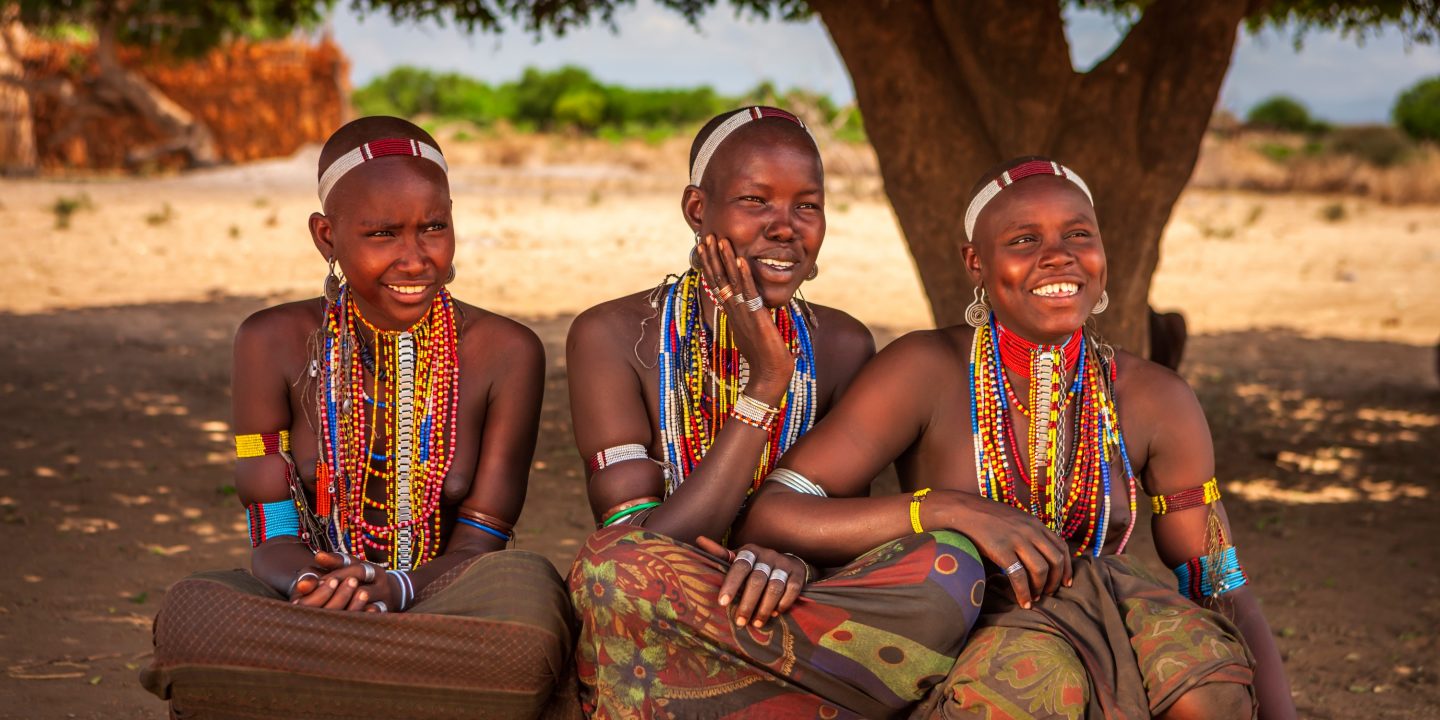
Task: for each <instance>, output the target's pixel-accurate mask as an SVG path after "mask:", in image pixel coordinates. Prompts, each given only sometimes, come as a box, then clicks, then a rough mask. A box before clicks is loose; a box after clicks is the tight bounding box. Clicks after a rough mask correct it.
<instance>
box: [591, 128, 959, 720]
mask: <svg viewBox="0 0 1440 720" xmlns="http://www.w3.org/2000/svg"><path fill="white" fill-rule="evenodd" d="M690 161H691V162H690V167H691V172H690V184H689V185H688V186H687V187H686V188H685V190H684V191H683V193H682V195H681V202H680V206H681V213H682V215H683V217H684V219H685V222H686V224H687V225H688V226H689V228H690V232H691V233H693V234H694V237H695V243H696V244H695V247H694V248H693V249H692V251H691V260H690V264H691V268H690V270H688V271H687V272H685V273H684V274H683V275H680V276H679V277H677V278H674V282H670V280H671V278H667V279H666V282H664V283H662V284H661V285H660V286H659V287H657V288H655V289H654V290H649V291H643V292H639V293H635V294H633V295H629V296H626V297H622V298H619V299H616V300H611V301H609V302H607V303H603V304H601V305H599V306H597V307H594V308H591V309H590V310H587V311H586V312H585V313H583V314H582V315H580V316H579V317H578V318H576V320H575V323H574V325H573V326H572V328H571V331H570V337H569V342H568V347H567V354H566V355H567V359H568V368H569V371H570V398H571V413H572V416H573V418H574V427H575V440H576V443H577V445H578V449H579V451H580V455H581V457H582V458H583V459H584V460H585V462H586V465H587V467H588V470H589V488H588V489H589V497H590V505H591V508H592V510H593V511H594V514H595V519H596V521H597V525H599V526H601V527H602V528H604V529H602V530H600V531H599V532H597V533H596V534H595V535H593V536H591V538H590V540H589V541H588V542H587V543H586V545H585V547H584V548H582V550H581V552H580V556H579V557H578V558H577V560H576V562H575V566H574V568H573V569H572V570H571V574H570V592H571V597H572V598H573V600H574V603H575V606H576V608H577V611H578V613H579V614H580V616H581V620H582V630H581V635H580V648H579V652H578V656H577V661H576V662H577V669H578V671H579V675H580V679H581V682H582V684H583V696H584V702H585V705H586V709H587V710H588V711H589V712H590V713H592V715H594V716H595V717H637V716H639V717H674V718H685V717H718V716H722V715H724V716H733V717H740V716H746V717H751V716H753V717H799V716H801V715H804V716H806V717H811V716H814V717H867V718H886V717H895V716H898V715H901V714H903V713H904V712H905V711H906V710H907V709H908V708H909V707H910V706H911V705H913V704H914V703H915V702H916V701H917V700H918V699H919V698H920V697H921V696H923V695H924V693H925V692H926V691H927V690H928V689H929V688H930V687H931V686H932V685H934V684H936V683H938V682H939V681H940V680H941V679H942V678H943V676H944V674H945V672H946V671H947V670H948V669H949V667H950V665H951V664H952V663H953V659H954V656H955V654H956V653H957V652H958V651H959V648H960V644H961V643H962V642H963V640H964V637H965V633H966V631H967V630H968V628H969V622H968V621H970V620H973V619H974V617H975V615H976V614H977V613H978V609H979V606H978V601H979V590H978V589H983V587H984V585H983V581H982V580H981V571H980V563H979V560H978V559H977V558H976V556H975V554H974V551H973V548H971V546H970V544H969V543H968V542H966V541H965V539H964V538H962V537H960V536H959V535H957V534H955V533H949V532H946V533H934V534H923V535H916V536H914V537H912V538H908V539H906V540H904V541H902V542H893V543H884V544H883V545H881V546H880V547H878V548H876V549H875V550H874V551H873V552H870V553H868V554H866V555H865V557H862V558H860V559H858V560H856V561H855V562H853V563H850V564H849V565H847V566H846V567H845V568H843V569H841V570H839V571H837V572H835V573H833V574H831V575H830V576H828V577H820V575H819V574H818V573H817V571H816V570H815V569H813V568H812V567H811V566H810V565H809V564H807V563H805V562H804V561H802V560H801V559H800V558H799V557H797V556H793V555H787V554H783V553H778V552H775V551H774V550H771V549H768V548H765V547H761V546H758V545H753V544H751V545H744V546H741V547H739V548H738V551H732V550H730V549H728V548H726V547H724V546H722V545H721V542H725V541H726V540H727V538H728V536H729V534H730V527H731V525H732V524H733V523H734V522H735V521H736V518H737V517H739V516H741V515H742V511H743V508H744V506H745V504H746V502H747V499H748V498H749V496H750V495H751V493H753V492H754V491H755V490H756V488H758V487H759V486H760V483H761V482H762V481H763V480H764V479H765V478H766V477H767V476H769V477H772V478H773V477H774V476H773V475H771V470H772V469H773V468H774V467H775V465H776V463H777V462H779V461H780V459H781V457H782V456H783V454H784V453H785V452H786V451H787V450H788V449H789V448H790V447H791V446H792V445H794V444H795V442H796V441H797V440H798V439H799V438H800V437H801V436H803V435H804V434H805V433H806V432H807V431H808V430H809V429H810V428H811V426H813V425H814V423H815V422H816V420H818V419H819V418H821V417H823V416H824V415H825V414H826V413H827V412H828V411H829V410H830V409H831V408H832V407H834V406H835V402H836V400H837V399H838V398H839V397H840V396H841V394H842V393H843V392H844V390H845V388H846V387H847V386H848V385H849V384H850V381H851V379H852V378H854V377H855V374H856V373H857V372H858V371H859V369H860V366H861V365H862V364H863V363H864V362H865V361H866V360H868V359H869V358H870V357H871V356H872V355H873V354H874V343H873V341H872V339H871V337H870V333H869V332H868V331H867V330H866V329H865V327H864V326H863V325H861V324H860V323H858V322H857V321H855V320H854V319H853V318H851V317H850V316H849V315H846V314H845V313H842V312H840V311H838V310H833V309H830V308H826V307H820V306H811V305H808V304H806V303H805V302H804V300H803V298H801V297H800V295H799V289H800V285H801V283H803V282H804V281H805V280H806V278H807V277H814V275H815V273H816V272H817V271H818V266H817V264H816V256H817V255H818V254H819V252H820V246H821V243H822V241H823V240H824V237H825V187H824V171H823V168H822V167H821V162H820V156H819V153H818V151H817V149H816V147H815V142H814V140H813V139H811V137H810V135H809V133H808V132H807V131H806V129H805V127H804V125H802V124H801V122H800V121H799V120H798V119H797V118H796V117H795V116H794V115H791V114H790V113H788V112H785V111H783V110H779V109H776V108H768V107H755V108H746V109H743V110H737V111H734V112H731V113H726V114H724V115H721V116H719V117H716V118H714V119H713V120H711V121H710V122H709V123H708V124H706V125H705V127H704V128H702V129H701V131H700V133H699V135H698V136H697V137H696V138H695V143H694V145H693V146H692V149H691V153H690ZM802 487H803V486H802ZM811 487H813V486H811ZM717 540H719V541H720V542H716V541H717ZM857 554H858V553H857ZM846 560H849V558H846ZM812 580H813V582H812ZM867 587H868V588H873V587H882V588H884V589H885V590H886V591H887V592H883V593H873V592H872V593H865V592H864V591H863V588H867ZM977 588H978V589H977ZM936 608H940V609H942V610H943V611H948V612H949V614H950V616H951V617H954V618H956V621H955V622H950V623H929V622H925V620H924V617H925V616H924V613H923V611H922V610H923V609H930V610H934V609H936Z"/></svg>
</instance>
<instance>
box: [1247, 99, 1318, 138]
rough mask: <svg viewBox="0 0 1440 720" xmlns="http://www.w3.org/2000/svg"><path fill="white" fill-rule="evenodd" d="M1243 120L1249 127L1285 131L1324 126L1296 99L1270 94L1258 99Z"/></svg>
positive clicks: (1311, 130)
mask: <svg viewBox="0 0 1440 720" xmlns="http://www.w3.org/2000/svg"><path fill="white" fill-rule="evenodd" d="M1245 122H1246V124H1248V125H1250V126H1251V127H1256V128H1264V129H1266V130H1283V131H1286V132H1315V131H1317V130H1320V129H1323V127H1324V126H1323V125H1322V124H1320V123H1317V122H1315V120H1313V119H1312V118H1311V117H1310V111H1309V110H1307V109H1305V106H1304V105H1301V104H1300V102H1299V101H1298V100H1295V99H1293V98H1289V97H1286V96H1284V95H1272V96H1270V97H1269V98H1266V99H1265V100H1262V101H1260V103H1259V104H1257V105H1256V106H1255V107H1252V108H1250V112H1249V113H1248V114H1246V115H1245Z"/></svg>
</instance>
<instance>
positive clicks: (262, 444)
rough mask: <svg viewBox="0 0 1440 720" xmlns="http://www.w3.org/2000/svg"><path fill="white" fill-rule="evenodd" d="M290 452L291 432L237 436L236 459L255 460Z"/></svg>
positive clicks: (282, 431)
mask: <svg viewBox="0 0 1440 720" xmlns="http://www.w3.org/2000/svg"><path fill="white" fill-rule="evenodd" d="M281 452H290V431H289V430H281V431H280V432H273V433H252V434H250V435H236V436H235V457H237V458H253V457H261V456H263V455H274V454H276V453H281Z"/></svg>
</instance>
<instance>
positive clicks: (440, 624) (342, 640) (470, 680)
mask: <svg viewBox="0 0 1440 720" xmlns="http://www.w3.org/2000/svg"><path fill="white" fill-rule="evenodd" d="M574 633H575V624H574V616H573V614H572V613H571V611H570V604H569V601H568V599H567V598H566V596H565V590H564V586H563V584H562V582H561V580H560V575H559V574H558V573H556V572H555V568H554V566H552V565H551V564H550V561H548V560H546V559H545V558H544V557H542V556H540V555H536V554H534V553H529V552H523V551H519V550H504V551H500V552H494V553H488V554H486V555H482V556H480V557H478V558H475V559H474V560H470V561H467V562H466V563H464V564H462V565H459V566H457V567H455V568H453V569H451V570H450V571H449V572H447V573H446V574H445V575H443V576H442V577H440V578H437V579H436V580H435V581H434V582H432V583H430V584H429V585H427V586H426V587H425V588H424V589H423V590H422V592H421V593H420V596H419V597H418V598H417V601H416V603H415V604H414V605H413V606H411V608H410V609H409V610H408V611H406V612H403V613H362V612H347V611H342V610H321V609H316V608H306V607H300V606H297V605H292V604H290V603H289V602H287V601H285V599H284V598H283V597H282V596H281V595H280V593H278V592H276V591H275V590H274V589H273V588H271V587H270V586H269V585H267V584H265V583H264V582H261V581H260V580H258V579H256V578H255V577H254V576H253V575H251V574H250V573H248V572H246V571H244V570H225V571H212V572H204V573H198V574H196V575H193V576H191V577H189V578H187V579H185V580H181V581H180V582H178V583H176V584H175V585H174V586H173V587H172V588H171V589H170V591H169V592H168V593H167V594H166V596H165V604H164V606H163V607H162V608H161V610H160V613H159V614H158V615H157V616H156V618H155V658H154V661H153V662H152V664H151V665H150V666H149V667H148V668H146V669H144V670H143V671H142V672H141V676H140V681H141V684H143V685H144V686H145V688H146V689H147V690H149V691H150V692H152V693H154V694H155V695H157V696H159V697H160V698H162V699H165V700H169V701H170V708H171V715H172V717H177V718H192V717H193V718H276V717H306V718H355V717H404V718H536V717H546V718H579V717H580V716H581V714H580V707H579V700H578V694H577V692H578V691H577V686H576V683H575V676H574V672H573V668H572V665H571V657H572V652H573V647H574Z"/></svg>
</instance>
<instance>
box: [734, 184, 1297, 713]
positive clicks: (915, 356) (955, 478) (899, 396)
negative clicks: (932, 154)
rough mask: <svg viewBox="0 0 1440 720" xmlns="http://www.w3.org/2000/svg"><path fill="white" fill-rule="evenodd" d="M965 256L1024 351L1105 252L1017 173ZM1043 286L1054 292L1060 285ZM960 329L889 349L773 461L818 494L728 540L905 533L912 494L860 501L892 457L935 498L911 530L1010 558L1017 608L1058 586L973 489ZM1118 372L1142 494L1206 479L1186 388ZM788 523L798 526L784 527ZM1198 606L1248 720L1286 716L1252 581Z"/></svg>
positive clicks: (1204, 706)
mask: <svg viewBox="0 0 1440 720" xmlns="http://www.w3.org/2000/svg"><path fill="white" fill-rule="evenodd" d="M964 256H965V262H966V268H967V270H968V271H969V272H970V274H971V276H972V278H974V279H975V281H976V282H977V283H978V284H980V285H982V286H983V287H985V288H986V290H987V291H988V294H989V298H990V304H991V306H992V308H993V309H994V311H995V314H996V316H997V317H998V319H999V321H1000V322H1001V323H1002V324H1003V325H1005V326H1006V327H1007V328H1009V329H1010V330H1011V331H1014V332H1017V333H1019V334H1020V335H1021V336H1022V337H1024V338H1026V339H1029V340H1031V341H1033V342H1041V343H1057V342H1061V341H1063V340H1064V339H1065V338H1066V337H1068V336H1069V335H1070V333H1072V332H1073V331H1074V330H1075V329H1076V328H1078V327H1080V325H1081V324H1082V323H1083V322H1084V320H1085V318H1086V317H1087V316H1088V314H1089V312H1090V310H1091V308H1093V307H1094V305H1095V303H1096V302H1098V300H1099V298H1100V293H1101V291H1102V290H1103V288H1104V285H1105V254H1104V247H1103V244H1102V242H1101V238H1100V231H1099V225H1098V223H1097V222H1096V220H1095V215H1094V210H1093V208H1092V207H1091V206H1090V203H1089V201H1088V199H1087V198H1086V197H1085V195H1084V194H1083V193H1081V192H1080V191H1079V190H1078V189H1077V188H1076V187H1075V186H1074V185H1072V184H1070V183H1069V182H1068V181H1067V180H1064V179H1061V178H1055V177H1036V178H1029V179H1026V180H1024V181H1022V182H1019V183H1016V184H1015V185H1013V186H1011V187H1009V188H1006V189H1005V191H1004V192H1002V193H1001V194H1000V195H999V196H997V197H996V198H995V199H994V200H993V201H991V203H990V204H989V205H987V206H986V208H985V210H984V211H983V212H982V213H981V215H980V217H979V220H978V223H977V226H976V233H975V240H974V241H973V242H971V243H967V244H966V246H965V248H964ZM1056 283H1062V284H1064V285H1062V286H1061V287H1058V288H1057V287H1056ZM1036 290H1041V293H1043V294H1044V295H1050V296H1049V297H1047V296H1044V295H1042V294H1040V293H1037V292H1035V291H1036ZM973 334H974V331H973V329H972V328H970V327H968V326H954V327H948V328H942V329H939V330H934V331H922V332H916V333H911V334H909V335H906V336H905V337H903V338H901V339H899V340H897V341H895V342H894V343H892V344H891V345H890V346H888V347H886V348H885V350H884V351H883V352H881V353H880V354H879V355H878V356H877V357H876V358H875V360H874V361H873V362H872V363H870V365H868V366H867V367H866V368H865V370H864V371H863V372H862V373H861V374H860V376H859V377H857V378H856V380H855V383H854V385H853V386H852V387H851V389H850V390H849V392H848V393H847V394H846V395H845V397H844V398H843V399H842V400H841V402H840V403H839V404H838V405H837V406H836V408H835V409H834V410H833V411H832V412H831V414H830V416H829V417H828V418H827V420H826V421H825V422H823V423H821V424H819V425H818V426H817V427H816V428H815V429H813V430H812V431H811V432H810V433H808V434H807V435H806V436H805V437H804V438H803V440H802V441H801V442H800V443H798V444H797V446H796V447H794V448H792V449H791V451H790V452H789V453H787V454H786V455H785V457H784V459H783V460H782V462H781V465H782V466H783V467H787V468H790V469H793V470H795V471H797V472H799V473H801V474H803V475H805V476H806V477H808V478H810V479H811V480H813V481H815V482H817V483H819V484H820V485H821V486H822V487H824V488H825V489H826V491H827V493H829V495H830V497H829V498H817V497H812V496H807V495H801V494H798V493H794V492H789V491H787V490H784V489H777V488H774V487H767V488H763V489H762V490H761V492H760V493H759V495H758V497H757V498H756V499H755V501H753V502H752V506H751V510H750V512H749V513H748V515H747V516H746V521H745V524H744V526H743V527H742V528H740V529H739V531H738V536H739V538H740V539H742V540H744V541H748V542H756V543H761V544H765V545H769V546H773V547H779V548H784V549H786V550H789V551H792V552H796V553H799V554H801V555H802V556H804V557H806V558H809V559H811V560H815V561H818V562H821V563H826V564H838V563H840V562H845V561H846V560H848V559H849V558H852V557H855V556H856V555H859V554H860V553H863V552H865V551H867V550H869V549H871V548H873V547H875V546H877V545H879V544H881V543H883V542H886V541H889V540H892V539H894V538H897V537H901V536H904V535H908V534H910V533H911V532H913V530H912V529H911V527H910V519H909V512H908V511H909V505H910V502H911V496H910V495H909V494H905V495H898V496H891V497H879V498H869V497H866V494H867V492H868V487H869V483H870V479H871V478H872V477H874V474H875V473H876V472H878V470H879V469H880V468H882V467H883V466H884V465H885V464H886V463H889V462H891V461H894V462H895V463H896V466H897V468H898V469H899V471H900V479H901V484H902V487H903V488H904V489H905V490H906V491H907V492H914V491H915V490H918V489H920V488H926V487H929V488H933V491H932V492H931V494H930V495H929V496H928V497H927V498H926V499H925V501H924V502H923V503H922V504H921V506H920V507H921V524H922V526H923V527H925V528H953V529H955V530H957V531H959V532H962V533H964V534H965V535H966V536H967V537H969V538H970V539H971V541H973V542H974V543H975V546H976V547H977V549H979V551H980V552H981V554H982V555H983V556H984V557H985V558H986V559H987V560H988V561H989V562H990V563H992V564H993V565H994V566H995V567H996V568H1004V567H1007V566H1009V565H1010V564H1011V563H1012V562H1015V561H1016V560H1019V561H1020V562H1021V563H1023V565H1024V571H1022V572H1017V573H1015V574H1012V575H1009V576H1007V577H1008V580H1009V583H1010V590H1012V591H1013V593H1014V596H1015V598H1016V600H1017V602H1018V603H1019V604H1020V605H1021V606H1022V607H1027V608H1028V607H1030V606H1031V605H1032V604H1033V603H1035V602H1042V601H1043V598H1044V597H1045V596H1047V595H1051V594H1053V593H1055V592H1056V590H1057V589H1058V588H1059V587H1060V586H1061V585H1062V584H1063V585H1068V584H1069V583H1070V581H1071V565H1070V557H1071V553H1072V551H1073V550H1074V548H1070V547H1067V546H1066V545H1065V541H1064V540H1063V539H1061V538H1060V537H1059V536H1057V535H1056V534H1055V533H1053V532H1051V531H1049V530H1048V529H1047V528H1045V526H1044V525H1043V524H1042V523H1041V522H1040V521H1039V520H1038V519H1036V518H1035V517H1033V516H1032V515H1030V514H1029V513H1027V512H1024V511H1021V510H1018V509H1015V508H1012V507H1010V506H1008V505H1004V504H1001V503H997V502H994V501H991V500H988V499H985V498H983V497H981V496H980V495H979V493H978V486H977V480H976V473H975V456H974V448H973V442H972V434H971V421H970V387H969V362H970V346H971V339H972V337H973ZM1116 362H1117V363H1118V374H1119V377H1118V381H1117V384H1116V387H1115V398H1116V405H1117V407H1118V408H1119V409H1120V413H1121V414H1120V425H1121V431H1122V432H1123V433H1124V435H1125V440H1126V445H1127V450H1128V451H1129V453H1130V461H1131V464H1132V467H1133V468H1134V469H1135V471H1136V472H1137V473H1138V474H1139V476H1140V478H1141V482H1142V484H1143V486H1144V489H1145V491H1146V492H1147V493H1149V494H1150V495H1165V494H1171V493H1175V492H1179V491H1181V490H1185V489H1189V488H1193V487H1198V486H1200V485H1201V484H1203V483H1204V482H1205V481H1206V480H1208V479H1209V478H1211V477H1212V476H1213V475H1214V448H1213V446H1212V443H1211V439H1210V430H1209V427H1208V425H1207V424H1206V421H1205V416H1204V413H1203V411H1202V409H1201V407H1200V404H1199V402H1198V401H1197V400H1196V398H1195V395H1194V393H1193V392H1192V391H1191V390H1190V388H1189V386H1188V385H1187V384H1186V383H1185V381H1184V380H1183V379H1182V378H1180V377H1179V376H1178V375H1176V374H1174V373H1173V372H1171V371H1169V370H1167V369H1165V368H1163V367H1161V366H1159V365H1156V364H1154V363H1150V362H1147V361H1145V360H1143V359H1141V358H1139V357H1136V356H1134V355H1130V354H1128V353H1125V352H1117V353H1116ZM1007 372H1008V371H1007ZM1009 378H1010V381H1011V384H1012V385H1013V386H1015V390H1016V392H1017V394H1019V395H1020V396H1021V397H1024V396H1025V393H1026V391H1027V389H1028V385H1027V383H1026V378H1024V377H1021V376H1017V375H1016V374H1014V373H1010V374H1009ZM1072 378H1073V375H1072ZM1011 421H1012V422H1013V423H1014V426H1015V427H1016V428H1017V432H1023V428H1025V427H1027V426H1028V420H1027V419H1026V418H1025V417H1024V416H1023V415H1022V414H1021V413H1020V412H1019V410H1017V409H1012V410H1011ZM1016 450H1018V451H1019V452H1020V453H1021V462H1028V457H1026V451H1027V450H1028V448H1026V447H1023V443H1022V447H1020V448H1016ZM1116 465H1119V463H1116ZM1122 472H1123V471H1121V470H1120V469H1118V468H1117V469H1116V471H1115V475H1114V476H1113V477H1112V478H1111V488H1112V496H1111V508H1112V515H1113V517H1112V520H1111V523H1110V525H1109V527H1108V528H1107V529H1106V533H1107V534H1106V538H1107V539H1106V542H1105V544H1104V550H1105V551H1106V552H1109V553H1113V552H1115V551H1116V550H1117V549H1118V544H1119V541H1120V537H1121V535H1122V534H1123V531H1124V528H1125V526H1126V525H1127V524H1128V523H1129V520H1130V518H1129V512H1128V502H1129V501H1128V497H1127V490H1126V484H1125V482H1124V479H1123V476H1122V475H1121V473H1122ZM1021 499H1022V500H1024V499H1025V496H1024V493H1023V487H1022V495H1021ZM1216 507H1217V509H1218V511H1219V515H1220V518H1221V520H1222V522H1223V523H1224V524H1225V532H1226V537H1228V538H1233V537H1234V535H1233V534H1231V532H1230V529H1229V524H1228V520H1227V519H1226V516H1225V510H1224V508H1223V506H1220V505H1219V504H1218V503H1217V505H1216ZM796 517H804V518H807V522H805V523H794V522H788V521H787V519H788V518H796ZM1206 518H1207V513H1206V511H1205V510H1204V509H1201V508H1195V509H1190V510H1185V511H1181V512H1175V513H1170V514H1166V515H1163V516H1155V518H1154V520H1153V522H1152V528H1153V535H1154V539H1155V545H1156V550H1157V551H1158V553H1159V555H1160V558H1161V559H1162V560H1163V561H1164V562H1165V563H1166V565H1168V566H1171V567H1173V566H1176V565H1179V564H1182V563H1184V562H1185V561H1187V560H1189V559H1190V558H1193V557H1196V556H1198V555H1202V554H1204V552H1205V543H1204V539H1205V523H1206ZM992 580H995V578H993V577H992ZM1207 604H1209V605H1213V606H1215V607H1216V609H1219V610H1221V611H1222V612H1225V613H1226V614H1227V615H1229V616H1230V617H1232V618H1233V619H1234V620H1235V622H1236V624H1237V625H1238V626H1239V627H1240V629H1241V631H1242V633H1243V634H1244V636H1245V640H1246V642H1247V644H1248V645H1249V647H1250V650H1251V652H1252V653H1253V654H1254V656H1255V658H1256V661H1257V668H1256V683H1255V686H1256V690H1257V694H1258V696H1259V700H1260V713H1261V717H1262V718H1266V719H1267V720H1269V719H1272V718H1282V719H1283V718H1292V717H1294V716H1295V710H1294V705H1293V703H1292V702H1291V699H1290V692H1289V685H1288V682H1287V681H1286V679H1285V675H1284V669H1283V665H1282V663H1281V660H1280V655H1279V652H1278V650H1277V648H1276V646H1275V643H1274V640H1273V636H1272V634H1271V633H1270V629H1269V626H1268V625H1267V624H1266V622H1265V619H1264V617H1263V615H1262V614H1261V612H1260V609H1259V605H1258V602H1257V601H1256V599H1255V597H1254V595H1253V594H1252V593H1251V591H1250V588H1249V586H1245V587H1241V588H1239V589H1238V590H1235V591H1232V592H1230V593H1227V594H1226V595H1224V596H1223V597H1222V599H1221V600H1220V601H1219V602H1218V603H1216V602H1209V601H1207ZM1248 708H1249V698H1248V695H1247V693H1246V692H1245V690H1244V688H1242V687H1241V686H1238V685H1234V684H1227V683H1215V684H1210V685H1204V686H1201V687H1199V688H1197V689H1195V690H1192V691H1190V692H1188V693H1186V694H1185V695H1184V696H1182V697H1181V698H1180V700H1179V701H1177V702H1176V703H1175V705H1174V706H1172V707H1171V708H1170V709H1169V710H1168V711H1167V712H1166V713H1165V714H1164V715H1163V716H1162V717H1165V718H1170V719H1172V720H1179V719H1183V718H1229V717H1243V716H1245V715H1247V714H1248V712H1249V709H1248Z"/></svg>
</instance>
